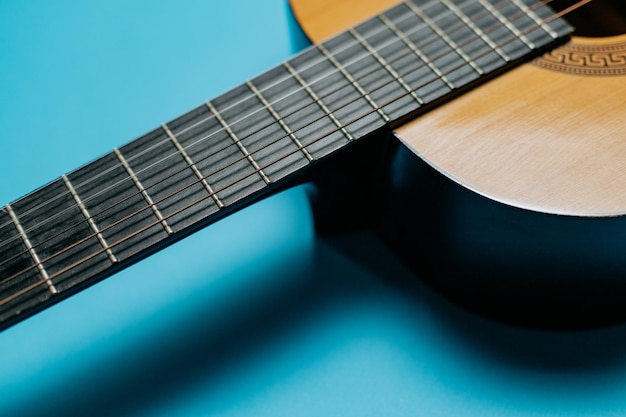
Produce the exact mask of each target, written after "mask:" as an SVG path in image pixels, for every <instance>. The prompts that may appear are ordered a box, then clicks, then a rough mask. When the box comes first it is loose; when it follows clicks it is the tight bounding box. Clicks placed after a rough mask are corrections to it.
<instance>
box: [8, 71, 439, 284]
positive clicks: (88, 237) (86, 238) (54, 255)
mask: <svg viewBox="0 0 626 417" xmlns="http://www.w3.org/2000/svg"><path fill="white" fill-rule="evenodd" d="M409 72H412V71H409ZM435 80H436V79H435ZM435 80H431V82H432V81H435ZM358 99H360V97H359V98H357V99H355V100H353V101H356V100H358ZM348 104H349V103H348ZM335 111H336V110H335ZM318 120H319V119H318ZM315 121H316V120H314V121H312V122H310V123H309V124H312V123H314V122H315ZM303 127H306V126H301V127H300V128H299V129H302V128H303ZM299 129H298V130H299ZM284 137H286V136H284ZM284 137H282V138H279V139H277V140H275V141H274V142H277V141H279V140H280V139H283V138H284ZM270 145H271V144H268V145H266V146H270ZM259 150H260V149H258V150H256V151H255V152H258V151H259ZM242 159H244V158H243V157H242V158H240V160H242ZM238 161H239V160H237V161H234V162H232V163H231V164H229V166H232V165H233V164H234V163H236V162H238ZM224 168H225V167H223V168H222V169H224ZM184 169H187V168H184ZM214 174H215V172H213V173H211V174H208V175H207V176H206V177H209V176H211V175H214ZM173 175H176V174H173ZM202 180H203V178H200V181H202ZM196 183H198V181H194V182H193V183H191V184H189V185H188V186H189V187H191V186H193V185H195V184H196ZM155 185H156V184H155ZM185 188H188V187H185ZM181 191H182V190H178V191H177V192H181ZM174 194H175V193H174ZM166 198H169V196H168V197H166ZM116 204H119V203H116ZM155 204H156V203H155ZM148 207H150V206H148ZM109 208H111V207H109ZM105 210H106V209H105ZM129 217H130V216H129ZM124 220H125V219H121V220H120V221H119V222H122V221H124ZM83 222H84V221H83ZM80 223H82V222H79V224H80ZM117 223H118V222H116V223H115V224H117ZM115 224H114V225H115ZM114 225H109V226H108V227H107V228H105V229H102V230H100V232H103V231H106V230H107V229H108V228H110V227H113V226H114ZM69 229H71V227H70V228H69ZM69 229H68V230H69ZM66 231H67V230H66ZM63 233H65V231H61V232H59V233H58V234H57V235H59V234H63ZM91 237H93V236H87V237H85V238H84V239H82V240H79V241H78V242H76V245H77V244H80V243H82V242H83V241H84V240H88V239H90V238H91ZM52 238H54V237H49V238H48V239H47V240H46V241H48V240H50V239H52ZM46 241H44V242H40V243H39V244H40V245H41V244H43V243H45V242H46ZM70 248H71V247H68V248H66V249H65V250H69V249H70ZM58 254H59V253H57V254H53V255H51V256H49V257H48V258H46V260H44V261H41V262H45V261H47V260H49V259H50V258H53V257H56V256H58ZM16 256H17V255H16ZM16 256H14V257H13V258H15V257H16ZM8 280H10V279H7V280H6V281H8ZM2 283H4V281H3V282H2Z"/></svg>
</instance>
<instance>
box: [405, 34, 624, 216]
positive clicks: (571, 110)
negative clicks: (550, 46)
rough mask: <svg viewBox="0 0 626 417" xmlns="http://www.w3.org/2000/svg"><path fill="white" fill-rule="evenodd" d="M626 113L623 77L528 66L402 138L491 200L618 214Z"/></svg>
mask: <svg viewBox="0 0 626 417" xmlns="http://www.w3.org/2000/svg"><path fill="white" fill-rule="evenodd" d="M624 39H626V36H621V37H616V38H614V39H610V38H604V39H591V38H574V39H573V40H572V42H575V43H578V44H599V43H602V44H604V43H607V42H617V41H623V40H624ZM625 106H626V77H624V76H593V77H592V76H580V75H573V74H566V73H562V72H556V71H551V70H547V69H543V68H540V67H538V66H534V65H532V64H526V65H524V66H522V67H520V68H518V69H516V70H513V71H512V72H510V73H507V74H505V75H503V76H501V77H499V78H497V79H495V80H493V81H491V82H489V83H488V84H486V85H483V86H482V87H479V88H478V89H476V90H474V91H471V92H470V93H468V94H465V95H463V96H462V97H460V98H458V99H455V100H454V101H452V102H450V103H448V104H446V105H444V106H442V107H440V108H438V109H436V110H435V111H433V112H431V113H429V114H428V115H426V116H425V117H422V118H419V119H417V120H415V121H413V122H411V123H409V124H407V125H405V126H403V127H402V128H400V129H399V130H398V134H399V135H400V137H401V138H402V140H403V141H404V142H405V143H406V144H407V145H408V146H409V147H410V148H411V149H412V150H413V151H414V152H416V153H417V154H418V155H420V156H421V157H422V158H424V159H425V160H427V161H428V162H429V163H430V164H431V165H433V166H434V167H436V168H437V169H439V170H440V171H442V172H444V173H445V174H446V175H447V176H449V177H450V178H452V179H454V180H456V181H458V182H459V183H461V184H463V185H465V186H467V187H469V188H470V189H473V190H475V191H476V192H478V193H480V194H483V195H485V196H488V197H490V198H492V199H495V200H498V201H501V202H505V203H508V204H511V205H515V206H518V207H522V208H527V209H532V210H537V211H542V212H549V213H557V214H568V215H583V216H597V215H618V214H623V213H625V212H626V175H625V173H626V113H625V112H624V108H625Z"/></svg>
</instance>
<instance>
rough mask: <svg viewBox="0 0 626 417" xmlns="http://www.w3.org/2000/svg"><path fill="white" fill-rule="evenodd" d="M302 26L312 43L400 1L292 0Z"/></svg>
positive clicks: (294, 10)
mask: <svg viewBox="0 0 626 417" xmlns="http://www.w3.org/2000/svg"><path fill="white" fill-rule="evenodd" d="M289 3H290V4H291V9H292V10H293V13H294V15H295V16H296V19H298V22H299V23H300V26H301V27H302V29H303V30H304V32H305V33H306V34H307V36H308V37H309V39H311V41H312V42H314V43H318V42H322V41H324V40H326V39H328V38H330V37H331V36H333V35H336V34H338V33H340V32H343V31H345V30H347V29H348V28H350V27H352V26H354V25H356V24H358V23H360V22H362V21H364V20H366V19H368V18H370V17H372V16H375V15H377V14H379V13H382V12H383V11H384V10H386V9H388V8H390V7H392V6H394V5H396V4H398V3H399V1H398V0H362V1H359V0H348V1H338V0H289Z"/></svg>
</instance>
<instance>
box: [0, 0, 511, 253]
mask: <svg viewBox="0 0 626 417" xmlns="http://www.w3.org/2000/svg"><path fill="white" fill-rule="evenodd" d="M408 1H412V0H406V1H404V2H403V3H406V2H408ZM471 1H472V0H467V2H466V3H464V5H467V4H469V3H470V2H471ZM505 1H506V0H505ZM436 4H439V2H438V0H432V1H431V2H429V3H427V5H425V6H422V8H430V7H431V6H433V5H436ZM445 14H451V11H450V12H447V13H445ZM445 14H442V15H441V16H437V18H440V17H445V16H444V15H445ZM409 17H410V16H408V15H407V16H402V18H401V20H404V19H407V18H409ZM421 27H422V28H423V27H425V25H421ZM382 30H384V28H382V29H381V30H380V31H377V32H374V34H376V33H380V32H382ZM394 41H395V40H394ZM358 45H359V43H358V42H351V43H347V44H346V45H345V47H344V48H343V49H340V50H338V51H336V52H335V53H341V52H345V51H346V50H348V49H350V48H351V47H353V46H358ZM315 47H316V45H310V46H308V47H306V48H305V49H304V50H303V51H301V52H299V53H298V54H297V55H296V57H297V56H300V55H302V54H305V53H306V52H307V51H309V50H311V49H315ZM292 58H293V57H292ZM292 58H290V59H292ZM361 58H363V57H361ZM356 61H358V59H357V60H355V62H356ZM285 62H287V61H285ZM285 62H283V63H281V64H279V65H278V66H277V67H280V66H281V65H282V64H284V63H285ZM324 62H328V59H327V58H322V59H319V60H316V61H312V62H311V63H310V65H308V66H305V67H303V68H302V69H301V71H306V70H309V69H311V68H313V67H315V66H316V65H317V64H320V63H324ZM355 62H350V63H348V64H346V65H351V64H353V63H355ZM339 71H340V70H339V69H335V70H333V72H339ZM288 80H293V77H292V76H286V77H281V78H278V79H276V80H275V81H274V82H272V84H270V85H268V86H266V87H264V88H263V89H261V90H260V92H261V93H263V92H265V91H267V90H269V89H270V88H273V87H275V86H277V85H279V84H280V83H282V82H284V81H288ZM321 80H322V79H318V80H314V82H317V81H321ZM311 84H312V83H311ZM302 90H304V87H300V88H299V89H298V90H297V91H302ZM295 92H296V91H294V92H292V93H295ZM227 93H228V92H227ZM286 97H287V96H285V97H281V98H279V99H278V100H276V101H280V100H281V99H283V98H286ZM253 98H254V95H249V96H247V97H245V98H243V99H241V100H238V101H236V102H234V103H232V104H231V105H229V106H228V107H226V108H224V109H223V110H222V111H225V110H230V109H233V108H235V107H237V106H239V105H241V104H243V103H244V102H245V101H247V100H249V99H253ZM270 104H275V102H272V103H270ZM213 118H214V116H213V115H211V116H209V117H207V118H205V119H202V120H199V121H198V122H196V123H194V124H193V125H191V126H188V127H186V128H185V129H183V130H181V131H177V132H173V133H174V135H180V134H181V133H184V132H186V131H187V130H189V129H192V128H194V127H197V126H198V125H199V124H201V123H204V122H206V121H207V120H209V119H213ZM234 123H236V122H234ZM234 123H232V124H234ZM232 124H231V125H232ZM222 130H223V128H222V129H220V131H222ZM168 142H169V140H168V139H165V140H162V141H160V142H157V143H155V144H153V145H151V146H150V147H148V148H147V149H144V150H142V151H141V152H140V153H138V154H137V155H134V156H133V157H131V158H128V161H129V162H132V161H133V160H134V159H136V158H139V157H141V156H142V155H143V154H145V153H147V152H149V151H151V150H153V149H155V148H156V147H158V146H159V145H163V144H165V143H168ZM192 145H193V144H192ZM176 154H177V153H174V154H172V155H176ZM119 166H120V165H119V164H118V165H115V166H113V167H110V168H108V169H106V170H104V171H102V172H99V173H98V174H97V175H95V176H94V177H91V178H89V180H86V181H84V182H83V183H79V184H75V188H76V189H79V188H80V187H82V186H83V185H86V183H89V182H90V181H92V180H95V179H98V178H99V177H101V176H104V175H106V174H107V173H110V172H111V171H112V170H113V169H115V168H118V167H119ZM123 181H127V180H123ZM112 186H115V184H113V185H112ZM29 195H30V194H27V195H25V196H23V197H20V198H18V199H17V200H15V201H13V202H12V203H10V204H15V203H17V202H19V201H20V200H22V199H23V198H26V197H28V196H29ZM53 200H55V197H53V198H51V199H49V200H47V201H46V202H44V203H41V205H46V204H48V203H49V202H51V201H53ZM38 208H40V207H39V206H36V207H33V208H31V209H29V211H27V212H24V213H22V215H25V214H29V213H30V212H32V211H34V210H37V209H38ZM11 224H12V223H11V222H10V221H8V222H6V223H4V224H1V225H0V229H2V228H3V227H5V226H7V225H11ZM26 232H28V230H26ZM0 247H1V245H0Z"/></svg>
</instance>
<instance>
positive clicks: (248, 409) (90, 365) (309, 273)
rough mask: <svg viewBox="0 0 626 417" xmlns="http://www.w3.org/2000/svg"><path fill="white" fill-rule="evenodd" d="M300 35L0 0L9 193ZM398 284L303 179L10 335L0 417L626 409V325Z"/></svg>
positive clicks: (396, 269) (173, 14) (241, 72)
mask: <svg viewBox="0 0 626 417" xmlns="http://www.w3.org/2000/svg"><path fill="white" fill-rule="evenodd" d="M302 45H303V41H302V37H301V34H300V33H299V32H298V31H297V30H295V29H294V26H293V21H292V20H291V17H290V15H289V13H288V8H287V5H286V2H285V1H284V0H271V1H270V0H268V1H263V2H258V1H252V0H245V1H238V2H211V3H209V2H200V1H197V2H192V1H177V2H176V3H175V5H174V3H171V4H170V5H162V4H160V3H158V2H154V1H135V2H132V3H130V2H122V1H108V2H101V4H95V3H91V2H80V1H69V0H68V1H61V2H45V1H29V2H19V1H12V2H10V1H5V2H2V3H0V92H1V95H0V123H1V125H2V131H3V138H2V145H3V152H2V154H1V156H0V158H1V159H2V163H1V164H0V173H1V174H2V178H3V180H2V184H1V186H0V200H1V201H2V202H8V201H10V200H13V199H15V198H17V197H19V196H20V195H22V194H24V193H26V192H28V191H31V190H32V189H34V188H36V187H37V186H40V185H42V184H44V183H45V182H47V181H49V180H51V179H53V178H55V177H57V176H58V175H60V174H62V173H63V172H66V171H69V170H71V169H73V168H75V167H77V166H79V165H81V164H83V163H84V162H86V161H88V160H91V159H93V158H95V157H97V156H99V155H100V154H102V153H104V152H107V151H109V150H110V149H111V148H113V147H114V146H119V145H121V144H122V143H124V142H126V141H128V140H130V139H132V138H134V137H136V136H138V135H140V134H142V133H144V132H145V131H147V130H149V129H151V128H153V127H155V126H157V125H158V124H160V123H161V122H163V121H167V120H170V119H172V118H174V117H175V116H177V115H179V114H180V113H182V112H184V111H186V110H188V109H190V108H192V107H194V106H195V105H197V104H199V103H201V102H202V101H204V100H205V99H207V98H210V97H213V96H215V95H216V94H218V93H220V92H222V91H224V90H226V89H227V88H229V87H232V86H234V85H236V84H238V83H240V82H242V81H244V80H245V79H247V78H249V77H251V76H253V75H255V74H257V73H259V72H261V71H263V70H264V69H267V68H269V67H270V66H272V65H274V64H277V63H278V62H280V61H281V60H283V59H285V58H286V57H288V56H289V55H290V54H291V53H292V52H293V51H295V50H297V49H299V48H301V47H302ZM389 278H394V279H393V280H391V279H389ZM403 280H404V281H407V282H412V280H413V278H412V277H411V276H410V274H408V273H407V272H406V271H405V270H403V269H402V267H400V266H399V265H398V264H397V263H396V262H395V261H394V260H393V258H392V257H391V256H390V255H389V254H388V253H387V252H386V251H385V249H384V248H382V247H381V246H380V245H379V243H378V242H377V241H376V240H375V239H373V238H372V237H371V236H370V235H369V234H368V233H367V232H364V233H361V234H356V235H349V236H343V237H336V238H333V239H321V238H319V237H317V236H315V234H314V232H313V226H312V218H311V212H310V207H309V202H308V199H307V196H306V190H305V188H304V187H301V188H297V189H294V190H290V191H288V192H286V193H283V194H280V195H277V196H275V197H272V198H269V199H267V200H265V201H263V202H261V203H259V204H256V205H254V206H252V207H250V208H249V209H246V210H244V211H242V212H240V213H238V214H236V215H234V216H232V217H230V218H228V219H226V220H224V221H221V222H219V223H218V224H215V225H213V226H211V227H209V228H208V229H206V230H204V231H202V232H200V233H198V234H196V235H194V236H192V237H190V238H188V239H186V240H185V241H183V242H180V243H179V244H176V245H175V246H173V247H171V248H169V249H167V250H166V251H164V252H162V253H160V254H158V255H156V256H153V257H151V258H150V259H148V260H146V261H144V262H142V263H140V264H138V265H136V266H134V267H132V268H130V269H128V270H126V271H124V272H122V273H120V274H118V275H116V276H115V277H113V278H111V279H108V280H106V281H104V282H102V283H100V284H98V285H97V286H95V287H92V288H90V289H89V290H87V291H84V292H82V293H81V294H79V295H77V296H75V297H73V298H72V299H70V300H68V301H66V302H63V303H61V304H59V305H57V306H55V307H53V308H51V309H49V310H46V311H45V312H43V313H41V314H39V315H37V316H35V317H33V318H31V319H28V320H26V321H25V322H23V323H20V324H19V325H16V326H14V327H12V328H10V329H8V330H7V331H4V332H2V333H0V415H2V416H31V415H32V416H34V415H76V416H84V415H89V416H105V415H116V416H123V415H128V416H195V415H197V416H209V415H220V416H249V415H255V416H276V415H293V416H319V415H324V416H351V415H358V416H381V415H393V416H433V415H469V416H472V415H476V416H483V415H506V416H534V415H559V416H564V415H565V416H578V415H598V414H603V415H616V416H617V415H624V414H625V413H626V356H625V355H624V353H623V352H625V351H626V349H624V348H625V345H626V328H625V327H624V326H617V327H613V328H609V329H604V330H597V331H592V332H581V333H549V332H535V331H530V330H522V329H516V328H512V327H507V326H504V325H500V324H495V323H491V322H488V321H484V320H482V319H480V318H477V317H474V316H472V315H469V314H467V313H465V312H463V311H460V310H458V309H457V308H455V307H454V306H451V305H448V304H447V303H446V302H445V301H444V300H441V299H440V298H439V297H437V296H436V295H433V294H432V293H430V291H428V290H427V289H426V288H425V287H423V286H422V285H421V284H419V282H417V281H413V282H414V284H412V285H407V286H397V285H395V284H393V283H392V282H398V281H403Z"/></svg>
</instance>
